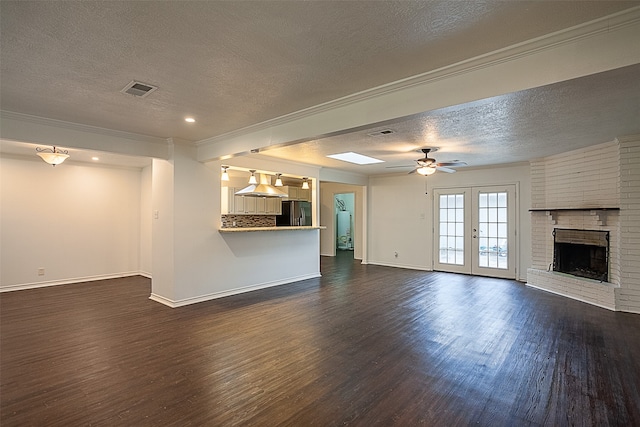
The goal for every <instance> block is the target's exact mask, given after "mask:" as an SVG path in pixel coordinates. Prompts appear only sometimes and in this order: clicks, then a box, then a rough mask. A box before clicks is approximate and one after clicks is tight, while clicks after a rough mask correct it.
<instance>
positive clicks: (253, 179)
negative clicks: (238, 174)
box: [249, 169, 258, 185]
mask: <svg viewBox="0 0 640 427" xmlns="http://www.w3.org/2000/svg"><path fill="white" fill-rule="evenodd" d="M249 172H251V177H250V178H249V184H253V185H257V184H258V180H257V179H256V170H255V169H251V170H250V171H249Z"/></svg>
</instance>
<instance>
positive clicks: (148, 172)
mask: <svg viewBox="0 0 640 427" xmlns="http://www.w3.org/2000/svg"><path fill="white" fill-rule="evenodd" d="M151 181H152V167H151V166H147V167H146V168H144V169H142V172H141V175H140V274H142V275H144V276H146V277H151V272H152V271H153V270H152V261H151V259H152V258H151V250H152V249H151V236H152V234H153V230H152V225H153V223H152V222H151V218H152V215H153V205H152V201H151Z"/></svg>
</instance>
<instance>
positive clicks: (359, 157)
mask: <svg viewBox="0 0 640 427" xmlns="http://www.w3.org/2000/svg"><path fill="white" fill-rule="evenodd" d="M327 157H331V158H332V159H336V160H342V161H343V162H349V163H355V164H356V165H371V164H373V163H383V162H384V160H380V159H374V158H373V157H369V156H365V155H363V154H358V153H354V152H351V151H349V152H348V153H339V154H330V155H328V156H327Z"/></svg>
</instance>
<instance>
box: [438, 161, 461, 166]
mask: <svg viewBox="0 0 640 427" xmlns="http://www.w3.org/2000/svg"><path fill="white" fill-rule="evenodd" d="M436 166H467V162H442V163H438V164H437V165H436Z"/></svg>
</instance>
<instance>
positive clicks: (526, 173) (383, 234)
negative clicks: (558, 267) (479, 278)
mask: <svg viewBox="0 0 640 427" xmlns="http://www.w3.org/2000/svg"><path fill="white" fill-rule="evenodd" d="M369 184H370V187H369V196H368V212H369V213H368V224H367V227H368V230H369V233H368V246H367V247H368V262H369V263H370V264H381V265H390V266H397V267H406V268H415V269H422V270H431V269H432V265H433V264H432V263H433V239H434V233H433V190H434V188H455V187H471V186H480V185H498V184H518V185H519V194H518V200H519V211H518V214H517V216H518V218H517V222H518V255H519V262H518V271H517V278H518V280H525V278H526V271H527V268H528V267H529V265H530V260H531V231H530V230H531V219H530V215H529V209H530V201H531V179H530V170H529V165H528V164H518V165H506V166H495V167H492V168H487V169H464V168H462V169H459V170H458V172H457V173H455V174H447V173H436V174H435V175H432V176H429V177H426V178H425V177H421V176H417V175H415V174H413V175H408V174H402V175H393V176H377V177H372V178H371V179H370V180H369ZM425 193H428V194H425ZM395 252H397V253H398V257H397V258H396V257H395V256H394V253H395Z"/></svg>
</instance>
